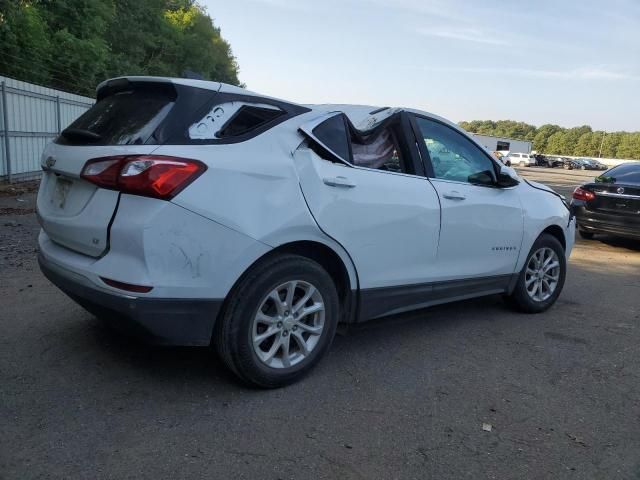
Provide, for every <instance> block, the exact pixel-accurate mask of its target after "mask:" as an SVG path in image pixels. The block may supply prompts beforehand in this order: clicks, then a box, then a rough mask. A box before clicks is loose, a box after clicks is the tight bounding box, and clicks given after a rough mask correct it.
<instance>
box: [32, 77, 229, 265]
mask: <svg viewBox="0 0 640 480" xmlns="http://www.w3.org/2000/svg"><path fill="white" fill-rule="evenodd" d="M211 85H219V84H215V83H213V82H211ZM180 88H182V87H181V86H179V85H174V84H173V83H171V82H169V81H166V80H162V79H156V80H154V81H149V79H144V80H142V81H130V80H127V79H117V80H114V81H109V82H107V83H105V84H103V85H102V86H101V87H100V90H99V91H98V98H97V103H96V104H95V105H94V106H93V107H92V108H91V109H89V110H88V111H87V112H85V113H84V114H83V115H82V116H80V117H79V118H78V119H77V120H76V121H75V122H73V123H72V124H71V125H70V126H69V127H68V128H67V129H65V130H64V131H63V132H62V134H61V135H60V136H59V137H58V138H57V139H56V140H55V141H54V142H53V143H51V144H49V145H48V146H47V147H46V149H45V151H44V153H43V155H42V168H43V170H44V174H43V178H42V183H41V186H40V190H39V192H38V203H37V206H38V208H37V211H38V218H39V221H40V224H41V225H42V228H43V230H44V231H45V232H46V233H47V235H48V236H49V237H50V238H51V240H52V241H54V242H56V243H58V244H60V245H63V246H65V247H67V248H69V249H71V250H74V251H77V252H80V253H83V254H85V255H90V256H93V257H99V256H101V255H103V254H104V253H105V251H106V250H107V249H108V235H109V225H110V223H111V220H112V218H113V217H114V215H115V212H116V209H117V206H118V199H119V195H120V194H119V192H117V191H115V190H110V189H106V188H100V187H98V186H96V185H94V184H93V183H90V182H88V181H86V180H84V179H82V178H81V177H80V174H81V172H82V169H83V167H84V166H85V164H86V163H87V161H88V160H91V159H95V158H101V157H110V156H115V155H136V154H150V153H151V152H153V151H154V150H155V149H157V148H158V146H159V145H161V144H162V143H165V142H166V141H167V140H168V138H169V137H168V135H169V133H168V132H170V131H171V130H172V129H173V128H175V125H176V117H178V118H179V117H180V116H182V115H183V112H180V111H177V110H184V109H187V110H188V109H190V108H191V109H197V107H198V106H202V104H203V97H202V95H201V96H199V98H195V99H191V100H193V101H191V102H190V101H186V102H181V105H180V107H179V108H178V107H176V108H174V107H175V106H176V104H177V102H176V101H177V97H178V95H179V91H180ZM197 90H200V91H202V92H207V93H206V94H205V96H207V97H210V96H211V95H214V94H215V93H216V91H217V89H216V90H203V89H197ZM205 100H206V99H205ZM194 102H195V103H194ZM205 103H206V102H205Z"/></svg>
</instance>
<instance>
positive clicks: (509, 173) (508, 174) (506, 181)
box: [496, 165, 520, 188]
mask: <svg viewBox="0 0 640 480" xmlns="http://www.w3.org/2000/svg"><path fill="white" fill-rule="evenodd" d="M519 183H520V177H518V174H517V173H516V171H515V170H514V169H513V168H510V167H507V166H506V165H502V166H500V171H499V172H498V180H497V181H496V185H498V187H502V188H509V187H515V186H516V185H518V184H519Z"/></svg>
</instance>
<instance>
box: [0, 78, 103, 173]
mask: <svg viewBox="0 0 640 480" xmlns="http://www.w3.org/2000/svg"><path fill="white" fill-rule="evenodd" d="M93 103H94V99H93V98H89V97H83V96H81V95H75V94H73V93H68V92H63V91H61V90H55V89H52V88H47V87H42V86H40V85H34V84H32V83H27V82H21V81H19V80H15V79H13V78H8V77H2V76H0V140H1V142H0V179H7V180H9V181H12V180H28V179H31V178H37V177H38V176H39V175H40V171H41V169H40V155H41V153H42V150H43V149H44V147H45V145H46V144H47V143H48V142H50V141H51V140H53V139H54V138H55V137H56V136H57V135H58V133H60V131H61V130H63V129H64V128H66V127H67V126H68V125H69V124H70V123H71V122H73V121H74V120H75V119H76V118H77V117H79V116H80V115H81V114H82V113H83V112H85V111H86V110H88V109H89V108H90V107H91V105H93Z"/></svg>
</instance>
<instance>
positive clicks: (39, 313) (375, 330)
mask: <svg viewBox="0 0 640 480" xmlns="http://www.w3.org/2000/svg"><path fill="white" fill-rule="evenodd" d="M522 172H523V174H524V175H525V176H527V177H529V178H533V179H535V180H538V181H543V182H545V183H548V184H549V185H551V186H553V187H554V188H556V189H557V190H558V191H560V192H561V193H563V194H565V195H568V194H569V193H570V191H571V189H572V187H573V186H575V185H577V184H579V183H580V182H581V181H582V180H583V178H585V177H584V175H582V174H581V172H566V171H557V170H546V169H534V168H531V169H523V170H522ZM24 190H25V191H23V192H10V194H7V193H6V190H3V191H0V271H1V275H0V295H1V298H2V309H1V310H0V329H1V331H2V332H3V335H2V337H1V338H0V432H2V434H1V435H0V478H3V479H21V480H22V479H32V478H176V479H178V478H202V477H206V478H221V479H235V478H238V479H244V478H246V479H255V478H261V479H289V478H296V479H307V478H346V479H350V478H354V479H360V478H366V479H370V478H385V479H386V478H402V479H404V478H416V479H417V478H420V479H424V478H437V479H463V478H470V479H479V478H497V479H507V478H528V479H529V478H531V479H538V478H540V479H542V478H549V479H558V478H562V479H592V478H595V479H607V480H608V479H633V478H635V479H640V375H639V372H640V355H639V353H640V347H639V345H640V301H638V297H640V246H639V245H638V244H637V243H634V242H631V241H623V240H614V239H611V238H606V237H603V238H601V239H597V240H594V241H590V242H585V241H578V244H577V245H576V248H575V250H574V253H573V255H572V257H571V261H570V264H569V273H568V279H567V284H566V286H565V290H564V292H563V294H562V296H561V297H560V299H559V301H558V302H557V304H556V305H555V306H554V307H553V308H552V309H551V310H550V311H548V312H547V313H545V314H542V315H536V316H530V315H521V314H516V313H513V312H511V311H509V310H508V309H507V308H506V307H505V306H504V305H503V303H502V301H501V299H500V298H499V297H489V298H485V299H479V300H473V301H467V302H463V303H459V304H455V305H448V306H442V307H437V308H432V309H429V310H424V311H421V312H418V313H413V314H410V315H403V316H398V317H394V318H390V319H386V320H383V321H377V322H374V323H370V324H367V325H366V326H364V327H362V328H359V329H356V330H352V331H350V332H349V333H348V334H347V335H343V336H339V337H337V339H336V341H335V343H334V346H333V348H332V350H331V352H330V353H329V355H328V356H327V358H326V359H325V360H324V361H323V362H322V363H321V365H320V366H319V367H318V368H317V369H316V370H315V371H314V372H313V373H312V374H311V375H310V376H309V377H307V378H306V379H304V380H303V381H302V382H300V383H298V384H296V385H293V386H291V387H288V388H285V389H280V390H275V391H259V390H252V389H247V388H245V387H243V386H242V385H239V384H238V383H237V382H236V381H235V379H234V377H233V376H232V375H230V374H229V373H228V372H227V371H226V370H225V369H224V368H223V366H222V364H221V363H220V362H219V361H218V360H217V358H216V357H215V355H213V354H212V353H211V352H210V351H209V350H208V349H198V348H171V349H169V348H164V349H161V348H152V347H148V346H145V345H141V344H139V343H137V342H135V341H131V340H129V339H127V338H124V337H121V336H119V335H117V334H115V333H112V332H111V331H110V330H108V329H107V328H105V327H104V326H103V325H102V324H100V323H99V322H98V321H97V320H96V319H94V318H93V317H92V316H91V315H90V314H88V313H87V312H85V311H84V310H82V309H81V308H80V307H78V306H76V305H75V304H74V303H73V302H72V301H70V300H69V299H68V298H67V297H65V296H64V295H63V294H62V293H60V292H59V291H58V290H57V289H56V288H54V287H53V286H52V285H51V284H50V283H49V282H48V281H47V280H46V279H44V277H43V276H42V275H41V274H40V272H39V270H38V268H37V265H36V262H35V255H36V252H35V251H36V235H37V231H38V226H37V222H36V219H35V216H34V214H33V213H32V210H31V209H33V206H34V194H33V192H32V191H30V190H29V189H28V188H27V189H24ZM16 194H17V196H16ZM18 200H23V201H18ZM16 209H18V210H19V211H17V210H16Z"/></svg>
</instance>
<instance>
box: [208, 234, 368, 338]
mask: <svg viewBox="0 0 640 480" xmlns="http://www.w3.org/2000/svg"><path fill="white" fill-rule="evenodd" d="M341 253H342V254H341ZM341 253H339V252H338V251H337V249H336V248H334V247H333V246H329V245H327V244H326V243H323V242H321V241H318V240H315V239H314V240H295V241H290V242H287V243H282V244H280V245H278V246H276V247H274V248H272V249H271V250H269V251H268V252H266V253H264V254H263V255H262V256H260V257H258V258H256V259H255V260H254V261H253V262H252V263H251V264H250V265H249V266H248V267H247V268H246V269H245V270H244V272H243V273H242V275H240V276H239V277H238V279H237V280H236V281H235V282H234V284H233V286H232V287H231V289H230V290H229V292H228V293H227V295H226V298H225V300H224V302H223V306H222V308H221V309H220V311H219V312H218V319H219V318H220V316H221V315H224V310H225V308H226V305H227V302H228V300H229V298H230V297H231V295H232V294H233V292H234V291H235V290H236V288H237V287H238V285H239V284H240V282H241V281H242V280H243V279H244V278H245V276H246V275H248V274H249V272H251V271H252V270H253V269H254V268H255V267H256V266H257V265H259V264H260V263H262V262H264V261H266V260H268V259H270V258H273V257H274V256H277V255H283V254H293V255H300V256H302V257H306V258H309V259H311V260H313V261H315V262H317V263H318V264H320V265H321V266H322V267H323V268H324V269H325V270H326V271H327V273H328V274H329V275H330V276H331V278H332V279H333V281H334V283H335V285H336V289H337V291H338V297H339V300H340V310H341V318H340V319H339V321H340V322H345V323H353V322H354V321H355V318H356V313H357V312H356V309H357V301H356V300H357V294H358V290H359V283H358V276H357V272H356V270H355V267H354V265H353V263H352V261H351V258H350V257H349V255H348V254H347V253H346V252H341ZM345 257H346V258H345ZM216 321H217V320H216ZM214 331H215V330H214Z"/></svg>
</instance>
